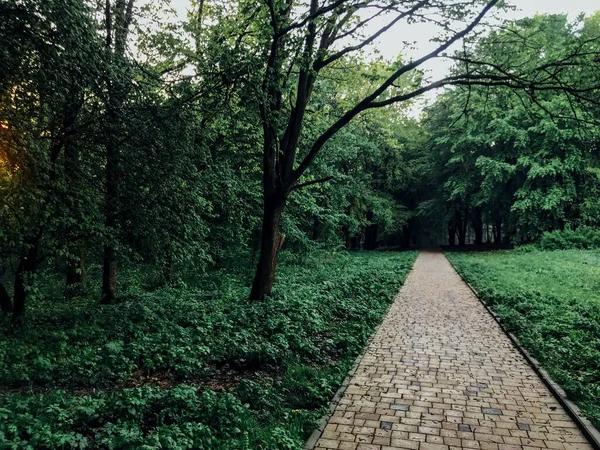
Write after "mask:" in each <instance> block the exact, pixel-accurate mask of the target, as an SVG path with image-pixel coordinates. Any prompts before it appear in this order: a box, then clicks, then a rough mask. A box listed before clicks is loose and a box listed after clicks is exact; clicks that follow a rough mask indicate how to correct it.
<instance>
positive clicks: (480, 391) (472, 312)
mask: <svg viewBox="0 0 600 450" xmlns="http://www.w3.org/2000/svg"><path fill="white" fill-rule="evenodd" d="M490 385H491V388H490V387H489V386H490ZM546 448H547V449H553V450H592V447H591V446H590V445H589V443H588V442H587V441H586V439H585V437H584V436H583V435H582V434H581V432H580V431H579V429H578V428H577V427H576V425H575V423H574V422H573V421H571V419H570V418H569V416H567V415H566V413H565V411H564V410H563V409H562V408H561V406H560V405H559V404H558V402H557V400H556V399H555V398H554V397H553V396H552V394H551V393H550V392H549V391H548V389H547V388H546V386H545V385H544V384H543V383H542V381H541V380H540V379H539V378H538V376H537V375H536V374H535V372H534V371H533V369H531V367H529V365H528V364H527V362H526V361H525V359H524V358H523V357H522V356H521V354H520V353H519V352H518V351H516V349H515V348H514V346H513V345H512V343H511V342H510V340H509V339H508V337H507V336H506V335H505V334H504V333H503V332H502V330H501V329H500V327H499V326H498V324H497V323H496V322H495V321H494V319H493V318H492V317H491V316H490V314H489V313H488V312H487V310H486V309H485V308H484V307H483V305H482V304H481V303H480V302H479V300H478V299H477V298H476V297H475V296H474V295H473V293H472V292H471V290H470V289H469V287H468V286H467V285H466V284H465V283H464V282H463V281H462V280H461V278H460V277H459V276H458V274H457V273H456V272H455V271H454V270H453V269H452V266H451V265H450V263H449V262H448V261H447V260H446V258H445V257H444V255H443V254H442V253H441V252H436V251H423V252H421V253H420V255H419V257H418V259H417V261H416V263H415V266H414V268H413V270H412V272H411V273H410V274H409V276H408V278H407V279H406V282H405V284H404V286H403V287H402V289H401V290H400V293H399V294H398V295H397V296H396V298H395V300H394V303H393V305H392V306H391V308H390V310H389V312H388V315H387V316H386V318H385V319H384V321H383V323H382V325H381V327H380V328H379V330H378V332H377V334H376V335H375V336H374V337H373V339H372V341H371V344H370V346H369V348H368V349H367V350H366V352H365V354H364V356H363V358H362V360H361V361H360V363H359V365H358V367H357V369H356V372H355V373H354V376H353V377H352V380H351V381H350V385H349V386H348V388H346V391H345V393H344V394H343V396H342V398H341V400H340V401H339V403H338V405H337V407H336V409H335V411H334V413H333V415H332V417H331V418H330V419H329V423H328V425H327V426H326V428H325V431H324V433H323V435H322V437H321V439H319V440H318V442H317V444H316V447H315V450H317V449H318V450H325V449H327V450H329V449H336V450H358V449H361V450H372V449H376V450H393V449H408V450H465V449H473V450H520V449H522V450H540V449H546Z"/></svg>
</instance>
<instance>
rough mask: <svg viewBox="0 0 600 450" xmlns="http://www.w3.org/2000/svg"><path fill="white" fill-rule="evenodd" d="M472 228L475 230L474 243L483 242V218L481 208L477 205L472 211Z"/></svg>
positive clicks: (479, 243)
mask: <svg viewBox="0 0 600 450" xmlns="http://www.w3.org/2000/svg"><path fill="white" fill-rule="evenodd" d="M471 223H472V225H473V230H474V231H475V245H482V244H483V219H482V217H481V208H479V207H477V208H475V210H474V211H473V219H472V221H471Z"/></svg>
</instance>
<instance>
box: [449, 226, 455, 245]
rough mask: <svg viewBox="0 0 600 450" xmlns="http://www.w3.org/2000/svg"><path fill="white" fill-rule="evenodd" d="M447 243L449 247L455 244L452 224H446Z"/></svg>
mask: <svg viewBox="0 0 600 450" xmlns="http://www.w3.org/2000/svg"><path fill="white" fill-rule="evenodd" d="M448 245H450V247H454V246H455V245H456V229H455V228H454V225H452V224H448Z"/></svg>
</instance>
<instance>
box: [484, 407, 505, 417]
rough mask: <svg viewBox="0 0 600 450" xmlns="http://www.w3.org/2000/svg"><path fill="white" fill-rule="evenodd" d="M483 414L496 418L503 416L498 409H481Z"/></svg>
mask: <svg viewBox="0 0 600 450" xmlns="http://www.w3.org/2000/svg"><path fill="white" fill-rule="evenodd" d="M481 412H482V413H483V414H491V415H494V416H499V415H501V414H502V411H501V410H499V409H498V408H481Z"/></svg>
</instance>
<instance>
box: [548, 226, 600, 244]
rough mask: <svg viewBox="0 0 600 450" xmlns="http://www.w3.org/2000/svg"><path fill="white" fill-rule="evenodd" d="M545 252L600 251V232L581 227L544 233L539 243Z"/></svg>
mask: <svg viewBox="0 0 600 450" xmlns="http://www.w3.org/2000/svg"><path fill="white" fill-rule="evenodd" d="M539 246H540V248H542V249H544V250H568V249H573V248H575V249H596V250H599V249H600V230H597V229H595V228H591V227H581V228H577V229H576V230H570V229H566V230H562V231H558V230H557V231H552V232H549V233H544V234H543V235H542V237H541V238H540V241H539Z"/></svg>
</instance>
